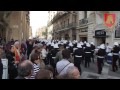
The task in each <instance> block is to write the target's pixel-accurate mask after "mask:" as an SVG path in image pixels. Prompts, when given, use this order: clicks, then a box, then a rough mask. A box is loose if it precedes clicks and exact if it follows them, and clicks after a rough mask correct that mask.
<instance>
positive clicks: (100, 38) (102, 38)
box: [93, 29, 108, 46]
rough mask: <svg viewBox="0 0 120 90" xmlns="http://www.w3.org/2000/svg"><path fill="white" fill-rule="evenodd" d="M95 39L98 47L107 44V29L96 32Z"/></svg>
mask: <svg viewBox="0 0 120 90" xmlns="http://www.w3.org/2000/svg"><path fill="white" fill-rule="evenodd" d="M93 37H94V38H95V44H96V45H97V46H98V45H100V44H105V43H106V38H107V37H108V36H107V35H106V31H105V29H102V30H96V31H95V36H93Z"/></svg>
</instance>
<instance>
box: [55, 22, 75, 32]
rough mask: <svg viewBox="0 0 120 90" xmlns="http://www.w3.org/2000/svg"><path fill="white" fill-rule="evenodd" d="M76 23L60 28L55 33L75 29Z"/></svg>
mask: <svg viewBox="0 0 120 90" xmlns="http://www.w3.org/2000/svg"><path fill="white" fill-rule="evenodd" d="M76 26H77V25H76V23H70V24H69V25H68V24H67V25H65V26H62V27H61V28H58V29H56V30H55V32H60V31H65V30H68V29H75V28H76Z"/></svg>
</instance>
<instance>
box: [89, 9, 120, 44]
mask: <svg viewBox="0 0 120 90" xmlns="http://www.w3.org/2000/svg"><path fill="white" fill-rule="evenodd" d="M105 13H109V14H111V13H112V14H115V15H116V19H115V21H116V23H115V26H114V27H113V28H108V27H106V26H105V24H104V23H105V21H104V14H105ZM90 19H91V20H90ZM91 41H92V42H94V43H95V45H100V44H101V43H109V45H111V46H113V44H114V42H118V43H120V11H93V12H91V13H90V14H89V24H88V42H91Z"/></svg>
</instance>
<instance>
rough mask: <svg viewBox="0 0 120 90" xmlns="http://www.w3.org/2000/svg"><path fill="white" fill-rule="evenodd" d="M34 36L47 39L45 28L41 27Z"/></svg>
mask: <svg viewBox="0 0 120 90" xmlns="http://www.w3.org/2000/svg"><path fill="white" fill-rule="evenodd" d="M36 36H37V37H39V38H42V39H46V38H47V27H46V26H43V27H41V28H39V29H38V30H37V31H36Z"/></svg>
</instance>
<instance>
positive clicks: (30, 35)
mask: <svg viewBox="0 0 120 90" xmlns="http://www.w3.org/2000/svg"><path fill="white" fill-rule="evenodd" d="M30 37H32V27H31V26H30V27H29V38H30Z"/></svg>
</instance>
